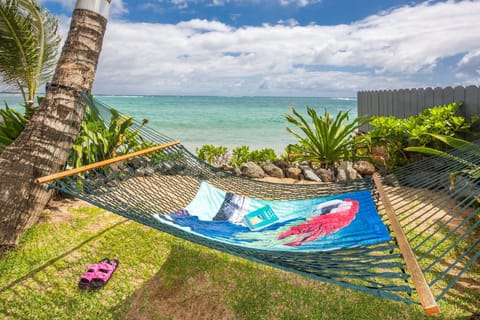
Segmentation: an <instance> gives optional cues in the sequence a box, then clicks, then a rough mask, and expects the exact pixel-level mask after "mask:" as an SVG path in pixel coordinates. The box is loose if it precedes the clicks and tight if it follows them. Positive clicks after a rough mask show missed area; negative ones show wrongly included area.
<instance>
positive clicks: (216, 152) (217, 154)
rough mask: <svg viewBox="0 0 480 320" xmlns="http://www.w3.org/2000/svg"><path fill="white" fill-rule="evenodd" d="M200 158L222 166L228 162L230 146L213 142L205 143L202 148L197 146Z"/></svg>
mask: <svg viewBox="0 0 480 320" xmlns="http://www.w3.org/2000/svg"><path fill="white" fill-rule="evenodd" d="M195 151H196V152H197V156H198V158H199V159H201V160H203V161H206V162H208V163H209V164H211V165H214V166H221V165H224V164H226V163H228V148H227V147H224V146H214V145H211V144H206V145H203V146H202V147H201V148H200V149H199V148H196V149H195Z"/></svg>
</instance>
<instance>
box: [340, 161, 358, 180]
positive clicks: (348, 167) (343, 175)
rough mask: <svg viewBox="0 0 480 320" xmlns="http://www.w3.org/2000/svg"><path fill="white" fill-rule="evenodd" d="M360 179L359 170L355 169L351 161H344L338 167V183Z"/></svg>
mask: <svg viewBox="0 0 480 320" xmlns="http://www.w3.org/2000/svg"><path fill="white" fill-rule="evenodd" d="M357 178H359V174H358V172H357V170H355V169H353V163H352V162H351V161H343V162H342V163H341V164H340V166H339V167H338V171H337V181H350V180H355V179H357Z"/></svg>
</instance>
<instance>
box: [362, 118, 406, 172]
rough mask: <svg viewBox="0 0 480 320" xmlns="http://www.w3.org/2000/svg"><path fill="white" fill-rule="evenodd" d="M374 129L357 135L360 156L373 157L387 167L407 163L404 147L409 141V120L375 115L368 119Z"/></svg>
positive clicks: (390, 167)
mask: <svg viewBox="0 0 480 320" xmlns="http://www.w3.org/2000/svg"><path fill="white" fill-rule="evenodd" d="M368 122H369V124H370V125H371V126H372V129H371V130H370V131H368V133H366V134H362V135H359V136H357V137H355V145H356V153H357V156H359V157H364V158H370V159H371V158H373V160H374V162H377V163H378V162H380V164H381V166H383V167H385V168H386V169H392V168H395V167H398V166H401V165H404V164H406V162H407V155H406V154H405V152H404V150H403V149H404V148H405V146H406V145H407V143H408V130H407V126H408V125H407V120H406V119H397V118H395V117H393V116H389V117H374V118H371V119H369V120H368Z"/></svg>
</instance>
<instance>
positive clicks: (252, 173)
mask: <svg viewBox="0 0 480 320" xmlns="http://www.w3.org/2000/svg"><path fill="white" fill-rule="evenodd" d="M240 171H241V172H242V175H244V176H246V177H248V178H263V177H265V172H263V170H262V168H260V167H259V166H258V165H257V164H256V163H255V162H252V161H248V162H245V163H243V164H242V166H241V167H240Z"/></svg>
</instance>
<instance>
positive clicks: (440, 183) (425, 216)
mask: <svg viewBox="0 0 480 320" xmlns="http://www.w3.org/2000/svg"><path fill="white" fill-rule="evenodd" d="M80 96H81V98H79V100H82V99H83V100H84V101H82V104H84V103H85V101H87V105H88V107H90V108H95V109H96V110H98V112H99V114H100V115H101V117H102V118H103V120H104V121H105V124H106V126H107V127H108V126H109V125H110V119H111V112H110V111H109V110H110V108H109V107H108V106H107V105H105V104H104V103H102V102H100V101H98V100H96V99H92V98H91V97H89V96H86V95H84V94H81V95H80ZM131 129H132V130H138V132H139V135H138V137H142V138H141V139H142V141H144V142H145V141H148V142H149V143H150V144H149V146H153V145H159V146H161V147H158V148H159V150H156V151H151V152H149V153H145V154H142V155H138V156H136V157H131V156H128V155H127V156H126V159H124V160H120V161H119V160H115V161H113V162H112V163H109V164H105V162H103V163H100V164H97V165H93V167H94V168H90V169H89V170H86V171H83V170H82V172H77V173H75V172H73V173H72V172H69V173H68V171H67V173H60V174H59V175H53V176H51V177H47V178H46V179H43V180H40V181H39V182H42V183H43V182H49V185H48V186H49V188H54V189H56V190H59V191H61V192H63V193H65V194H69V195H72V196H74V197H76V198H79V199H82V200H85V201H87V202H89V203H91V204H94V205H96V206H98V207H100V208H104V209H106V210H108V211H110V212H113V213H116V214H118V215H120V216H123V217H126V218H128V219H131V220H133V221H136V222H139V223H141V224H143V225H147V226H150V227H153V228H156V229H158V230H160V231H163V232H166V233H169V234H172V235H174V236H177V237H180V238H182V239H186V240H189V241H193V242H195V243H199V244H202V245H205V246H207V247H210V248H213V249H217V250H220V251H223V252H227V253H230V254H234V255H237V256H240V257H243V258H247V259H250V260H253V261H256V262H259V263H262V264H266V265H269V266H273V267H276V268H280V269H283V270H287V271H291V272H295V273H298V274H301V275H304V276H306V277H310V278H313V279H317V280H321V281H326V282H329V283H333V284H337V285H340V286H343V287H346V288H350V289H354V290H359V291H361V292H365V293H369V294H373V295H375V296H378V297H382V298H388V299H393V300H396V301H401V302H405V303H408V304H410V303H415V304H422V306H423V307H424V309H425V310H426V312H427V313H437V312H438V307H437V305H436V302H435V301H438V300H440V299H442V298H443V297H444V296H445V294H446V293H447V291H449V290H450V289H451V288H452V286H453V285H454V284H455V283H456V282H457V281H458V280H459V279H460V278H461V277H462V276H468V272H469V270H470V269H471V268H477V269H478V267H479V266H478V263H477V260H478V258H479V255H480V239H479V238H480V237H479V236H478V233H479V229H480V227H479V223H480V219H479V214H480V213H479V212H480V211H479V209H478V206H477V207H476V208H477V209H475V202H476V201H478V199H479V197H480V182H479V178H478V176H479V172H478V170H479V168H480V156H479V155H480V145H479V144H478V143H477V145H476V146H475V147H471V148H469V149H466V150H454V151H452V152H451V155H452V157H451V158H439V157H430V158H427V159H425V160H422V161H419V162H417V163H414V164H411V165H407V166H405V167H402V168H400V169H398V170H395V171H392V172H389V173H388V174H384V175H382V176H378V179H379V181H380V182H381V186H382V188H383V192H384V195H385V196H386V197H388V199H389V203H387V204H386V203H385V201H381V200H384V199H380V198H381V192H380V191H381V190H379V189H378V188H379V185H378V184H376V183H375V181H374V180H375V179H371V178H370V177H366V178H364V179H359V180H355V181H350V182H345V183H320V184H278V183H268V182H264V181H257V180H251V179H246V178H243V177H238V176H236V175H233V174H231V173H229V172H226V171H224V170H222V169H218V168H214V167H212V166H210V165H209V164H207V163H205V162H204V161H202V160H200V159H198V158H197V157H196V156H194V155H193V154H192V153H190V152H189V151H188V150H187V149H186V148H185V147H184V146H183V145H182V144H181V143H178V142H177V141H175V140H174V139H171V138H169V137H167V136H165V135H162V134H160V133H159V132H157V131H155V130H152V129H151V128H149V127H148V126H147V125H144V123H141V122H135V123H134V125H133V126H132V128H131ZM120 151H121V150H120ZM118 152H119V150H117V154H118ZM458 158H460V159H463V161H458ZM98 160H104V159H98ZM106 162H109V161H106ZM472 168H473V170H474V171H473V174H471V175H458V177H457V180H461V183H457V184H456V186H455V188H454V189H452V190H450V189H451V188H449V185H450V173H452V172H458V171H461V170H465V169H472ZM475 170H476V172H475ZM472 177H477V178H472ZM460 178H461V179H460ZM202 181H206V182H208V183H209V184H211V185H213V186H214V187H216V188H219V189H222V190H225V191H227V192H232V193H235V194H240V195H244V196H248V197H253V198H265V199H281V200H292V199H308V198H314V197H324V196H331V195H334V194H340V193H346V192H350V191H357V190H370V192H371V194H372V197H373V198H374V199H375V200H376V201H375V202H376V206H377V210H378V212H379V213H380V215H381V217H382V220H383V222H384V223H385V225H386V227H387V229H388V230H389V231H390V232H391V235H392V238H391V240H390V241H387V242H383V243H379V244H374V245H369V246H360V247H354V248H344V249H337V250H329V251H312V252H292V251H279V250H268V248H265V249H255V248H250V247H245V246H239V245H234V244H229V243H224V242H220V241H215V240H214V239H209V238H207V237H202V236H199V235H197V234H195V233H191V232H188V231H187V230H182V229H179V228H173V227H172V226H171V225H169V224H166V223H162V221H160V220H158V219H155V218H154V215H155V214H169V213H174V212H176V211H177V210H179V209H182V208H185V206H187V205H188V204H189V203H190V202H191V201H192V199H193V198H194V197H195V195H196V194H197V192H198V190H199V184H200V182H202ZM387 201H388V200H387ZM387 207H391V208H390V209H392V210H393V212H394V214H395V215H396V219H397V220H398V222H399V225H400V226H401V228H402V230H403V232H404V236H405V239H406V240H407V242H408V243H409V244H410V247H411V250H412V251H413V254H414V256H415V257H416V260H417V262H418V265H419V266H420V268H421V273H423V275H424V277H425V279H426V282H427V284H428V287H429V290H431V295H432V297H433V299H434V302H433V305H432V303H431V302H426V301H425V298H423V297H422V296H423V295H424V293H422V292H419V291H421V290H423V289H421V290H419V289H418V287H416V284H415V283H413V281H412V270H409V266H407V264H406V259H405V255H403V254H402V253H403V252H402V250H400V248H399V241H398V240H399V238H398V237H399V235H397V234H394V233H393V231H394V230H393V229H394V226H393V225H392V222H391V220H390V219H388V217H387V214H386V211H388V210H386V209H389V208H387ZM413 271H414V270H413ZM414 272H415V271H414ZM465 273H467V274H465ZM413 278H414V277H413ZM427 295H428V294H427ZM427 300H428V299H427Z"/></svg>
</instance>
